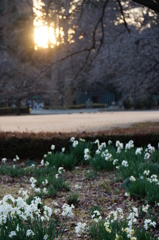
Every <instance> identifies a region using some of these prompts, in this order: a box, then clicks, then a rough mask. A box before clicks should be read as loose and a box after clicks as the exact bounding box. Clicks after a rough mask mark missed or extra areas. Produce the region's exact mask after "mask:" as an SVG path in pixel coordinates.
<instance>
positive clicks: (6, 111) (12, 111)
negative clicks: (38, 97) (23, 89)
mask: <svg viewBox="0 0 159 240" xmlns="http://www.w3.org/2000/svg"><path fill="white" fill-rule="evenodd" d="M29 113H30V112H29V108H28V107H20V108H11V107H7V108H0V115H19V114H29Z"/></svg>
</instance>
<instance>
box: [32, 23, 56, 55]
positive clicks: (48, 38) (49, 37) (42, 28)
mask: <svg viewBox="0 0 159 240" xmlns="http://www.w3.org/2000/svg"><path fill="white" fill-rule="evenodd" d="M34 44H35V47H34V48H35V50H38V48H48V47H51V48H53V47H54V46H55V45H57V42H56V38H55V33H54V28H53V27H51V26H50V27H48V26H47V25H43V24H42V22H41V21H35V22H34Z"/></svg>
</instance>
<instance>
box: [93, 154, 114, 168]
mask: <svg viewBox="0 0 159 240" xmlns="http://www.w3.org/2000/svg"><path fill="white" fill-rule="evenodd" d="M91 165H92V166H93V168H94V169H95V170H96V171H100V170H106V171H112V170H113V169H114V165H113V161H110V160H108V161H106V160H105V159H104V158H103V157H102V156H101V155H96V156H95V157H94V158H92V159H91Z"/></svg>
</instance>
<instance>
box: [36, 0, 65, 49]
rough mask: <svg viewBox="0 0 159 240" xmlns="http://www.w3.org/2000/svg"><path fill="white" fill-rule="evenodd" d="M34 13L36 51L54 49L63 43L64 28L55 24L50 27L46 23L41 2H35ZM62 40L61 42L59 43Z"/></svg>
mask: <svg viewBox="0 0 159 240" xmlns="http://www.w3.org/2000/svg"><path fill="white" fill-rule="evenodd" d="M33 2H34V7H33V11H34V13H35V19H34V21H33V25H34V43H35V46H34V49H35V50H38V49H39V48H49V47H50V48H54V47H55V46H58V45H60V43H63V38H64V32H63V29H62V28H59V27H56V28H55V27H54V24H53V23H51V24H50V25H49V26H48V25H47V23H44V21H43V20H42V19H43V13H42V6H43V3H42V2H41V0H34V1H33ZM59 38H60V41H59Z"/></svg>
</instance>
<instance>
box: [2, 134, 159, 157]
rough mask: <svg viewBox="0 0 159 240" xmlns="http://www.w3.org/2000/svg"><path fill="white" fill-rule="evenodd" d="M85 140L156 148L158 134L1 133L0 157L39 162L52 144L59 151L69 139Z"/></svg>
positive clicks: (66, 144)
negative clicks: (131, 142)
mask: <svg viewBox="0 0 159 240" xmlns="http://www.w3.org/2000/svg"><path fill="white" fill-rule="evenodd" d="M72 136H74V137H76V138H77V139H78V138H80V137H81V138H85V139H86V140H87V141H95V140H96V139H99V140H100V142H108V140H112V141H113V143H115V142H116V140H119V141H121V142H123V143H127V142H128V141H129V140H133V141H134V143H135V146H137V147H141V146H142V147H145V146H147V144H149V143H151V144H152V145H153V146H155V147H157V146H158V142H159V133H142V134H141V133H130V134H109V133H100V132H99V133H78V134H77V133H68V134H62V133H56V134H53V133H48V134H47V133H41V134H40V133H39V134H34V133H32V134H31V133H30V134H29V133H22V134H19V133H18V134H15V133H9V134H8V133H1V134H0V157H1V158H3V157H6V158H8V159H13V158H14V157H15V155H18V156H19V157H20V158H21V159H22V160H24V159H31V160H39V161H40V160H41V159H42V158H43V155H44V154H45V153H47V152H48V151H50V147H51V145H52V144H54V145H55V146H56V148H55V150H58V151H61V148H63V147H65V148H66V150H67V149H69V147H70V145H71V143H70V137H72Z"/></svg>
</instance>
